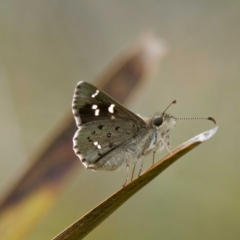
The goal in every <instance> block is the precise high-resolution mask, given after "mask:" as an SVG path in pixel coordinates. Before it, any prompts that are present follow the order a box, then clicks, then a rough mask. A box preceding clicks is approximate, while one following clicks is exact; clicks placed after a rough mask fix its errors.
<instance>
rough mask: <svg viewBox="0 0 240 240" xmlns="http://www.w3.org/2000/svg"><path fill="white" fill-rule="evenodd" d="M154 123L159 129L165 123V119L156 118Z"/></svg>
mask: <svg viewBox="0 0 240 240" xmlns="http://www.w3.org/2000/svg"><path fill="white" fill-rule="evenodd" d="M153 123H154V125H155V126H157V127H159V126H160V125H162V123H163V118H162V117H155V118H154V120H153Z"/></svg>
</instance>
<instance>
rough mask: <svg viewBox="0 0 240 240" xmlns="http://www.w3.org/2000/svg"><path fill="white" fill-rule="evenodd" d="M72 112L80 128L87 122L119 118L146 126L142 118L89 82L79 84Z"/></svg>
mask: <svg viewBox="0 0 240 240" xmlns="http://www.w3.org/2000/svg"><path fill="white" fill-rule="evenodd" d="M72 111H73V115H74V117H75V121H76V124H77V126H78V127H79V126H81V125H83V124H85V123H87V122H92V121H100V120H112V119H117V118H121V119H128V120H132V121H134V122H135V123H136V124H137V125H138V126H139V127H145V126H146V123H145V122H144V121H143V119H142V118H140V117H139V116H137V115H136V114H134V113H133V112H131V111H129V110H128V109H126V108H125V107H123V106H122V105H121V104H120V103H118V102H117V101H115V100H114V99H112V98H111V97H110V96H108V95H107V94H106V93H104V92H102V91H101V90H99V89H98V88H97V87H95V86H93V85H92V84H90V83H87V82H79V83H78V84H77V86H76V89H75V93H74V97H73V102H72Z"/></svg>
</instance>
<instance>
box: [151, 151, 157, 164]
mask: <svg viewBox="0 0 240 240" xmlns="http://www.w3.org/2000/svg"><path fill="white" fill-rule="evenodd" d="M155 153H156V151H154V152H153V161H152V165H153V164H154V161H155Z"/></svg>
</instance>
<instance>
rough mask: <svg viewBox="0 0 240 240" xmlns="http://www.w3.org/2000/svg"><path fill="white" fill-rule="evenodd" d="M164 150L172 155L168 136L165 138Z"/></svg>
mask: <svg viewBox="0 0 240 240" xmlns="http://www.w3.org/2000/svg"><path fill="white" fill-rule="evenodd" d="M166 149H167V150H168V151H169V152H170V153H171V154H172V151H171V139H170V135H167V136H166Z"/></svg>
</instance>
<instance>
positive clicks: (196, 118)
mask: <svg viewBox="0 0 240 240" xmlns="http://www.w3.org/2000/svg"><path fill="white" fill-rule="evenodd" d="M176 119H178V120H198V119H204V120H210V121H212V122H214V123H215V124H217V123H216V120H215V119H214V118H212V117H207V118H203V117H193V118H176Z"/></svg>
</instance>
